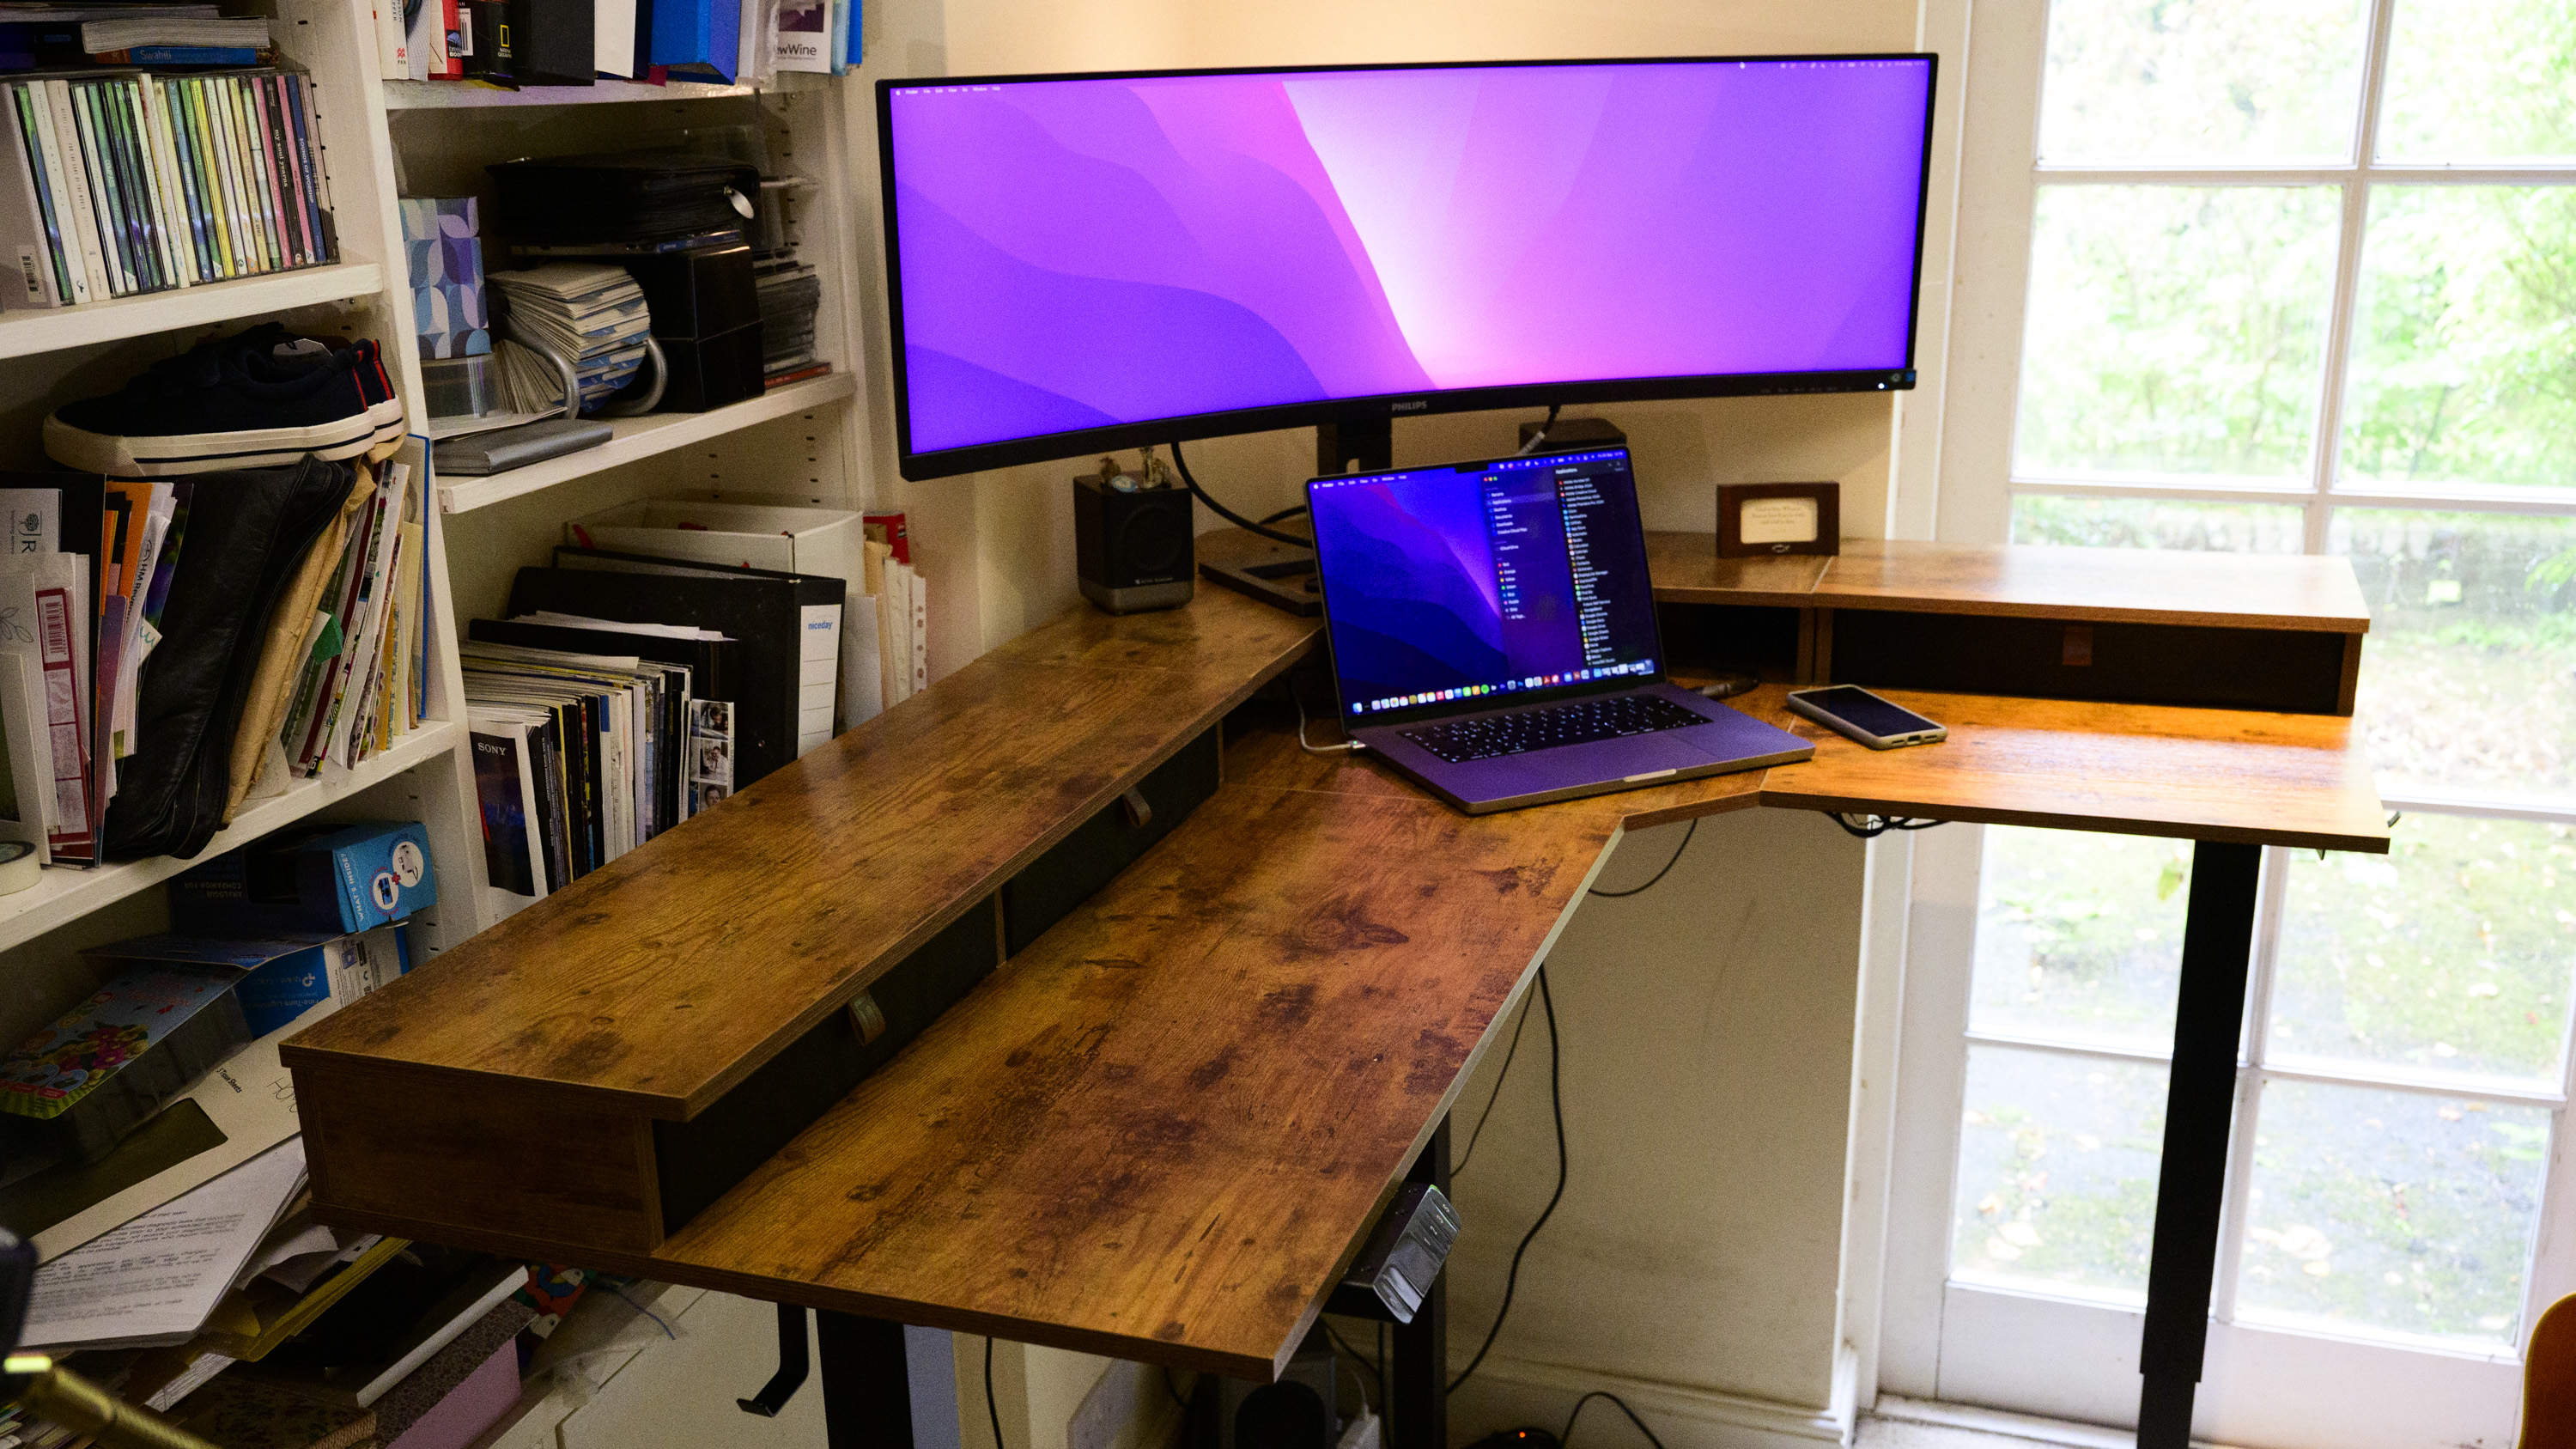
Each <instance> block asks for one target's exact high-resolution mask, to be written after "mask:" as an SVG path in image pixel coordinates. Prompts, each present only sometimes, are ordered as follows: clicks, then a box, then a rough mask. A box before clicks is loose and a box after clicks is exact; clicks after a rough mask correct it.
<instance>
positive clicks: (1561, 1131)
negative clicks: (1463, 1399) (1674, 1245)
mask: <svg viewBox="0 0 2576 1449" xmlns="http://www.w3.org/2000/svg"><path fill="white" fill-rule="evenodd" d="M1538 1005H1539V1010H1540V1011H1542V1012H1545V1013H1546V1014H1547V1105H1548V1109H1549V1110H1550V1111H1552V1112H1554V1113H1555V1114H1556V1191H1555V1192H1553V1193H1551V1194H1549V1195H1548V1199H1547V1206H1546V1207H1545V1208H1543V1209H1541V1210H1540V1212H1539V1215H1538V1221H1537V1222H1534V1223H1532V1224H1530V1227H1529V1231H1528V1232H1526V1233H1523V1234H1521V1244H1520V1246H1519V1247H1517V1248H1514V1249H1512V1266H1511V1271H1510V1272H1508V1273H1506V1274H1504V1275H1503V1306H1502V1307H1500V1308H1498V1309H1495V1310H1494V1326H1493V1327H1491V1328H1489V1329H1487V1330H1485V1341H1484V1343H1483V1344H1482V1345H1481V1346H1479V1347H1478V1348H1477V1350H1476V1356H1475V1357H1474V1358H1471V1359H1469V1360H1467V1366H1466V1367H1465V1368H1463V1369H1460V1370H1459V1371H1458V1377H1456V1378H1454V1379H1451V1380H1450V1381H1449V1388H1448V1390H1447V1392H1449V1393H1453V1394H1454V1393H1456V1392H1458V1387H1459V1385H1461V1384H1464V1383H1465V1382H1467V1380H1468V1379H1470V1378H1472V1377H1474V1376H1475V1373H1476V1369H1477V1366H1478V1365H1480V1364H1482V1363H1483V1362H1484V1361H1485V1355H1486V1354H1489V1353H1491V1352H1493V1351H1494V1340H1495V1339H1497V1338H1500V1337H1501V1336H1502V1332H1503V1320H1505V1319H1507V1318H1509V1317H1511V1316H1512V1292H1513V1290H1514V1289H1516V1288H1518V1287H1519V1286H1520V1281H1521V1255H1522V1254H1524V1253H1527V1252H1528V1251H1529V1245H1530V1242H1531V1240H1532V1239H1534V1238H1536V1237H1537V1236H1538V1231H1539V1229H1541V1228H1543V1227H1546V1226H1547V1220H1548V1219H1549V1218H1551V1217H1554V1216H1555V1215H1556V1205H1557V1204H1558V1203H1560V1202H1563V1201H1565V1176H1566V1173H1565V1093H1564V1081H1563V1073H1562V1072H1561V1070H1560V1067H1561V1065H1562V1063H1561V1062H1560V1059H1559V1058H1560V1053H1559V1052H1558V1049H1557V1048H1558V1041H1557V1030H1556V999H1555V998H1554V997H1552V996H1550V995H1549V994H1548V990H1547V967H1546V966H1545V965H1541V966H1540V967H1539V968H1538Z"/></svg>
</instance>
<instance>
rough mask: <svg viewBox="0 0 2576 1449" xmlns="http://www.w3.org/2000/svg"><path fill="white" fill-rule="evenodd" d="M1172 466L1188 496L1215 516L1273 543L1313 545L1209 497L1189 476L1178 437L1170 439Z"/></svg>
mask: <svg viewBox="0 0 2576 1449" xmlns="http://www.w3.org/2000/svg"><path fill="white" fill-rule="evenodd" d="M1172 466H1173V467H1175V468H1178V469H1179V470H1180V471H1181V484H1182V486H1183V487H1186V488H1188V489H1189V490H1190V496H1191V497H1193V498H1195V499H1197V500H1198V501H1200V502H1201V503H1204V504H1206V505H1207V506H1208V507H1210V508H1213V509H1215V510H1216V516H1217V517H1219V518H1222V519H1224V520H1225V521H1226V522H1228V523H1231V524H1233V525H1234V526H1235V527H1237V528H1248V529H1250V530H1252V531H1253V532H1254V533H1257V534H1260V535H1261V536H1262V537H1263V538H1266V539H1269V540H1271V541H1272V542H1274V543H1285V544H1291V545H1293V546H1295V547H1298V548H1306V549H1311V548H1313V547H1314V546H1315V541H1314V540H1313V539H1311V538H1299V537H1298V536H1297V535H1295V534H1293V533H1281V532H1280V531H1279V530H1277V529H1275V528H1264V527H1262V526H1261V525H1260V524H1258V523H1255V522H1253V521H1252V520H1251V519H1249V518H1246V517H1244V516H1243V515H1242V514H1240V513H1237V512H1235V511H1234V510H1233V509H1231V508H1228V507H1226V506H1225V505H1224V504H1222V503H1219V502H1217V501H1216V500H1215V499H1213V498H1210V497H1209V496H1208V491H1207V490H1206V489H1204V488H1201V487H1200V486H1199V480H1198V479H1196V478H1193V477H1191V476H1190V464H1189V460H1188V459H1186V458H1184V457H1182V456H1181V440H1180V439H1178V438H1174V439H1172Z"/></svg>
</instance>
